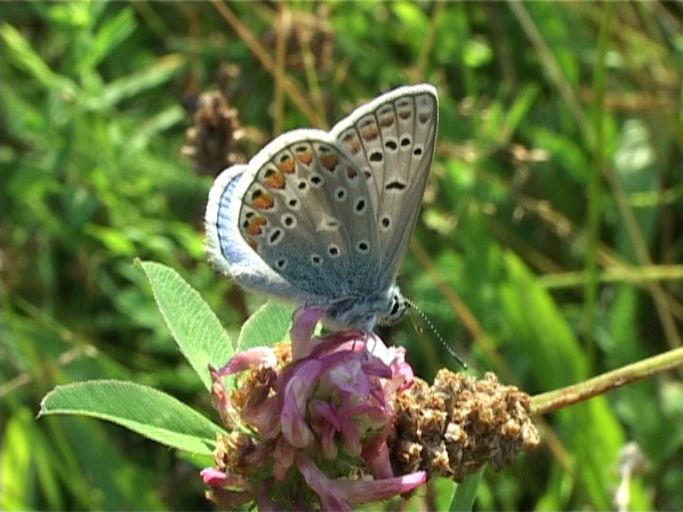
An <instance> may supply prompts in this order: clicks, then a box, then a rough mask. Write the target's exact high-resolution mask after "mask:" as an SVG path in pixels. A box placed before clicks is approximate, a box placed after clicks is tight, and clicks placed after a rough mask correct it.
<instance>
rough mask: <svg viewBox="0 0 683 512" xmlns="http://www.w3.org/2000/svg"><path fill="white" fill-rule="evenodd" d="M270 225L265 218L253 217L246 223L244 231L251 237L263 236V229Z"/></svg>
mask: <svg viewBox="0 0 683 512" xmlns="http://www.w3.org/2000/svg"><path fill="white" fill-rule="evenodd" d="M266 224H268V221H267V220H266V218H265V217H261V216H260V215H259V216H257V217H252V218H251V219H249V220H246V221H244V224H243V226H244V229H245V230H246V231H247V233H248V234H249V235H251V236H258V235H261V234H263V229H261V228H262V226H265V225H266Z"/></svg>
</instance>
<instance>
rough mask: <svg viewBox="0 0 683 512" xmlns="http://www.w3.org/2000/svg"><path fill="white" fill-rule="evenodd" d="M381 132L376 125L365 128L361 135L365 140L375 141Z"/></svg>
mask: <svg viewBox="0 0 683 512" xmlns="http://www.w3.org/2000/svg"><path fill="white" fill-rule="evenodd" d="M378 134H379V132H378V131H377V127H376V126H371V127H370V128H365V129H364V130H363V131H362V132H361V136H362V137H363V140H366V141H373V140H375V139H376V138H377V136H378Z"/></svg>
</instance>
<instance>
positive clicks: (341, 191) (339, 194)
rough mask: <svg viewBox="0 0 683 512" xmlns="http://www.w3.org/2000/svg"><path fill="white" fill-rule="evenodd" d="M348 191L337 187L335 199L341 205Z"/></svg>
mask: <svg viewBox="0 0 683 512" xmlns="http://www.w3.org/2000/svg"><path fill="white" fill-rule="evenodd" d="M346 195H347V194H346V189H345V188H344V187H337V188H336V190H335V191H334V197H335V199H336V200H337V201H339V202H340V203H341V202H342V201H343V200H344V199H346Z"/></svg>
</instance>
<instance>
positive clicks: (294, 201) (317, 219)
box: [239, 130, 381, 297]
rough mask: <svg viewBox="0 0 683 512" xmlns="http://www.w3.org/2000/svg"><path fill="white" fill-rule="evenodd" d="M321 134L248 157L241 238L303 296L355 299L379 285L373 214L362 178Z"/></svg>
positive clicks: (286, 139)
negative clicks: (250, 169) (248, 178)
mask: <svg viewBox="0 0 683 512" xmlns="http://www.w3.org/2000/svg"><path fill="white" fill-rule="evenodd" d="M321 133H322V132H318V131H315V130H297V131H296V132H291V133H289V134H286V135H284V136H281V137H279V138H278V139H276V140H275V141H273V142H272V143H271V144H269V146H268V147H267V148H266V149H267V150H268V151H267V154H266V155H261V157H260V158H256V157H255V158H254V160H253V162H255V163H256V164H257V168H255V169H254V170H253V172H254V180H253V182H252V183H251V184H250V185H249V186H248V188H247V190H246V193H245V195H244V199H243V202H242V208H241V210H240V214H239V223H240V232H241V234H242V236H243V237H244V239H245V240H246V241H247V243H248V244H249V245H250V246H251V247H252V248H253V249H254V250H255V251H256V253H257V254H258V255H259V256H261V258H262V259H263V260H264V261H265V262H266V263H267V264H268V265H269V266H270V267H271V268H272V269H273V270H275V271H276V272H277V273H278V274H280V275H282V276H283V277H285V278H286V279H287V280H288V281H290V282H291V283H292V284H293V285H295V286H297V287H298V288H300V289H301V290H303V291H305V292H308V293H311V294H315V295H318V296H322V297H344V296H355V295H358V294H361V293H366V292H368V291H372V290H373V289H374V288H376V287H377V285H378V283H377V279H378V276H379V275H380V271H379V265H380V262H381V258H380V254H381V252H380V246H379V240H378V235H377V230H376V228H375V216H374V215H375V214H374V211H373V208H372V200H371V198H370V194H369V192H368V187H367V184H366V179H365V178H364V176H363V174H362V171H361V170H360V169H359V168H358V166H357V165H356V163H355V162H354V161H352V160H351V159H350V158H349V157H348V156H347V155H346V154H345V153H344V152H343V151H340V149H339V148H338V147H337V143H336V141H335V140H334V139H333V138H331V137H329V136H327V134H324V133H323V134H322V135H321ZM323 135H324V136H323ZM266 149H264V150H263V151H266ZM250 165H252V164H250Z"/></svg>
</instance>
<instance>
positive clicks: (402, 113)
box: [398, 110, 412, 120]
mask: <svg viewBox="0 0 683 512" xmlns="http://www.w3.org/2000/svg"><path fill="white" fill-rule="evenodd" d="M411 115H412V112H411V111H410V110H400V111H399V112H398V117H400V118H401V119H403V120H406V119H408V118H410V116H411Z"/></svg>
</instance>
